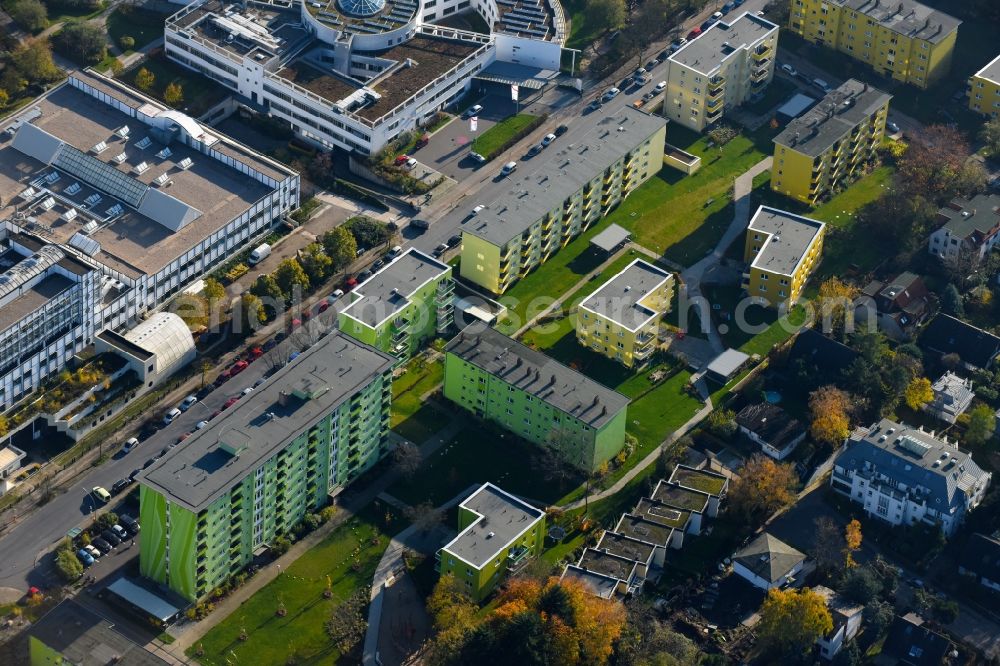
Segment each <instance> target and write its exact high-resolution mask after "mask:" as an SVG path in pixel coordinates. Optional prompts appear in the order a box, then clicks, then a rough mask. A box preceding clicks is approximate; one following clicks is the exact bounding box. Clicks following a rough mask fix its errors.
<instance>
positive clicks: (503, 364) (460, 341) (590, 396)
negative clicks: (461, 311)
mask: <svg viewBox="0 0 1000 666" xmlns="http://www.w3.org/2000/svg"><path fill="white" fill-rule="evenodd" d="M445 350H446V351H448V352H450V353H452V354H455V355H456V356H458V357H459V358H461V359H462V360H464V361H466V362H468V363H471V364H473V365H475V366H477V367H479V368H481V369H483V370H484V371H486V372H488V373H489V374H491V375H493V376H495V377H499V378H500V379H502V380H503V381H504V382H506V383H508V384H510V385H512V386H515V387H517V388H518V389H520V390H522V391H525V392H527V393H530V394H532V395H534V396H536V397H538V398H540V399H541V400H544V401H545V402H546V403H547V404H549V405H551V406H552V407H555V408H556V409H558V410H560V411H562V412H564V413H566V414H569V415H570V416H572V417H573V418H575V419H578V420H580V421H582V422H584V423H586V424H587V425H589V426H591V427H592V428H595V429H600V428H601V427H603V426H604V424H605V423H607V422H608V421H610V420H611V419H613V418H614V417H615V416H616V415H617V414H618V412H620V411H622V410H623V409H625V408H626V407H627V406H628V403H629V399H628V398H627V397H626V396H624V395H622V394H621V393H618V392H617V391H614V390H612V389H609V388H608V387H606V386H604V385H603V384H599V383H597V382H595V381H594V380H593V379H590V378H589V377H587V376H585V375H582V374H580V373H579V372H577V371H576V370H573V369H571V368H568V367H566V366H565V365H563V364H562V363H559V362H558V361H554V360H553V359H551V358H549V357H548V356H546V355H545V354H543V353H541V352H539V351H535V350H534V349H530V348H528V347H526V346H524V345H522V344H521V343H520V342H517V341H516V340H512V339H511V338H508V337H507V336H506V335H504V334H502V333H500V332H499V331H497V330H494V329H492V328H487V327H484V326H481V325H479V324H471V325H469V326H468V327H467V328H466V329H465V330H463V331H462V332H461V333H459V334H458V335H456V336H455V337H454V338H453V339H452V340H451V342H449V343H448V345H447V347H445Z"/></svg>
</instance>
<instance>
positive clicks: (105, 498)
mask: <svg viewBox="0 0 1000 666" xmlns="http://www.w3.org/2000/svg"><path fill="white" fill-rule="evenodd" d="M91 492H93V493H94V497H96V498H97V499H98V500H100V501H101V502H102V503H103V504H107V503H108V502H110V501H111V493H109V492H108V491H107V489H106V488H103V487H101V486H94V488H93V490H92V491H91Z"/></svg>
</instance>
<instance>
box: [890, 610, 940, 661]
mask: <svg viewBox="0 0 1000 666" xmlns="http://www.w3.org/2000/svg"><path fill="white" fill-rule="evenodd" d="M952 650H953V648H952V644H951V641H949V640H948V639H947V638H946V637H945V636H943V635H941V634H939V633H937V632H936V631H934V630H933V629H931V628H929V627H927V626H926V625H925V624H924V619H923V618H922V617H920V616H919V615H917V614H916V613H907V614H906V615H903V616H900V617H897V618H896V619H895V620H894V621H893V623H892V624H891V625H890V626H889V635H888V636H887V637H886V639H885V642H884V643H883V644H882V652H881V653H880V654H879V655H878V657H876V658H875V663H876V664H877V665H879V666H898V665H899V664H903V665H905V666H941V664H946V663H948V662H947V657H948V656H949V655H950V654H951V653H952Z"/></svg>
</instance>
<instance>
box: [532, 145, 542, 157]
mask: <svg viewBox="0 0 1000 666" xmlns="http://www.w3.org/2000/svg"><path fill="white" fill-rule="evenodd" d="M543 150H545V146H543V145H542V144H540V143H536V144H535V145H533V146H532V147H531V148H529V149H528V157H534V156H535V155H537V154H538V153H540V152H542V151H543Z"/></svg>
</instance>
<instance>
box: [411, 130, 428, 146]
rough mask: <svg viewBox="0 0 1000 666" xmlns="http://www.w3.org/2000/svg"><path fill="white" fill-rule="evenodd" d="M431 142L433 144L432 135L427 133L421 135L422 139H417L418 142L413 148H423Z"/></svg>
mask: <svg viewBox="0 0 1000 666" xmlns="http://www.w3.org/2000/svg"><path fill="white" fill-rule="evenodd" d="M430 142H431V135H430V134H427V133H426V132H425V133H424V134H421V135H420V138H419V139H417V142H416V143H415V144H414V146H413V147H414V148H423V147H424V146H426V145H427V144H428V143H430Z"/></svg>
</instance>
